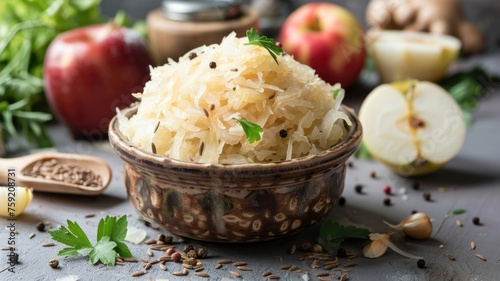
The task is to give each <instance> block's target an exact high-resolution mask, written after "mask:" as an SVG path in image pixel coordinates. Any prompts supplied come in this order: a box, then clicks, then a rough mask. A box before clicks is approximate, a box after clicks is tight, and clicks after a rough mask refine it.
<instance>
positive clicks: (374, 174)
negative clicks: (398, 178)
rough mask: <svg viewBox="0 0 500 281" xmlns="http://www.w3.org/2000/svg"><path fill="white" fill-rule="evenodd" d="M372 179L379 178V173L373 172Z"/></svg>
mask: <svg viewBox="0 0 500 281" xmlns="http://www.w3.org/2000/svg"><path fill="white" fill-rule="evenodd" d="M370 177H371V178H372V179H375V178H377V173H376V172H375V171H371V173H370Z"/></svg>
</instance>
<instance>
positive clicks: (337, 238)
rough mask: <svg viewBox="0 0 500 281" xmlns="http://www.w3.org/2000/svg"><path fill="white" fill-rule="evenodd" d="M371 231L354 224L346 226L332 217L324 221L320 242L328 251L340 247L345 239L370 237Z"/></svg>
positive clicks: (320, 232)
mask: <svg viewBox="0 0 500 281" xmlns="http://www.w3.org/2000/svg"><path fill="white" fill-rule="evenodd" d="M369 235H370V231H369V230H368V229H366V228H359V227H356V226H353V225H348V226H344V225H341V224H339V223H338V222H335V221H333V220H331V219H328V220H326V221H324V222H323V223H322V224H321V227H320V230H319V237H318V243H320V244H321V245H323V247H325V249H327V250H328V251H332V250H333V249H334V248H338V247H339V246H340V244H341V243H342V242H343V241H344V240H345V239H350V238H361V239H368V238H369Z"/></svg>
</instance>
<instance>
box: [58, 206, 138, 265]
mask: <svg viewBox="0 0 500 281" xmlns="http://www.w3.org/2000/svg"><path fill="white" fill-rule="evenodd" d="M67 223H68V226H67V227H65V226H60V227H59V229H56V230H51V231H49V234H50V236H52V239H54V240H55V241H57V242H60V243H62V244H64V245H67V246H70V247H69V248H64V249H62V250H60V251H59V253H58V255H59V256H75V255H77V254H81V255H83V256H89V261H90V262H91V263H92V264H96V263H97V262H101V263H103V264H105V265H113V266H114V265H115V259H116V257H117V256H120V257H125V258H127V257H132V253H131V252H130V250H129V248H128V246H127V244H125V243H124V242H123V241H124V240H125V236H126V235H127V224H128V223H127V217H126V216H122V217H121V218H119V219H117V218H116V217H111V216H106V218H103V219H101V220H100V221H99V225H98V227H97V243H96V244H95V245H92V243H91V242H90V240H89V238H88V237H87V235H86V234H85V232H84V231H83V230H82V228H81V227H80V226H79V225H78V223H76V222H73V221H70V220H67Z"/></svg>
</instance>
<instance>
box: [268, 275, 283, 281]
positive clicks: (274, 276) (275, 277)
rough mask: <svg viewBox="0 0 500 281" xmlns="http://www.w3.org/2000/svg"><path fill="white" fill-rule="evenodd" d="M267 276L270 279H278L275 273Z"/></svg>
mask: <svg viewBox="0 0 500 281" xmlns="http://www.w3.org/2000/svg"><path fill="white" fill-rule="evenodd" d="M267 278H269V279H271V280H278V279H280V277H279V276H277V275H269V276H268V277H267Z"/></svg>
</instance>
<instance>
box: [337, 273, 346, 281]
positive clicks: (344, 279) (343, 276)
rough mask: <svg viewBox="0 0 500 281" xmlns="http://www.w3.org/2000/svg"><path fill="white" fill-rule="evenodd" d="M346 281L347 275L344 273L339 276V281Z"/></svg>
mask: <svg viewBox="0 0 500 281" xmlns="http://www.w3.org/2000/svg"><path fill="white" fill-rule="evenodd" d="M346 280H347V273H344V274H342V276H340V278H339V281H346Z"/></svg>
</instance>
